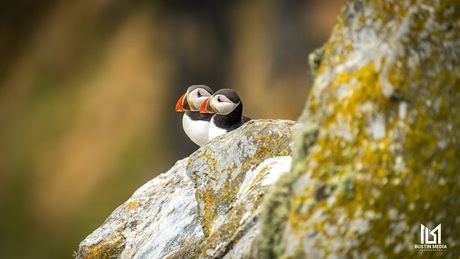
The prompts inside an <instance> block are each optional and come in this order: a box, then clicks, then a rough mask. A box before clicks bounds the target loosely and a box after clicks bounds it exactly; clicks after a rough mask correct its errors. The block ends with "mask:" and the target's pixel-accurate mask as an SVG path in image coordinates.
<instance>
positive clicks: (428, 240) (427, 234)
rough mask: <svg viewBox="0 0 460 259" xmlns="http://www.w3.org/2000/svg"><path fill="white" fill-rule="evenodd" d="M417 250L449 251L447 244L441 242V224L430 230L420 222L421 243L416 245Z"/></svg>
mask: <svg viewBox="0 0 460 259" xmlns="http://www.w3.org/2000/svg"><path fill="white" fill-rule="evenodd" d="M414 249H415V251H447V245H444V244H441V224H439V225H438V226H437V227H435V228H434V229H433V230H430V229H429V228H428V227H426V226H424V225H423V224H420V245H414Z"/></svg>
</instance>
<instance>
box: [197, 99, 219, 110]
mask: <svg viewBox="0 0 460 259" xmlns="http://www.w3.org/2000/svg"><path fill="white" fill-rule="evenodd" d="M210 99H211V97H209V98H208V99H206V100H205V101H204V102H203V103H202V104H201V107H200V113H216V111H215V110H214V109H213V108H212V107H211V102H210Z"/></svg>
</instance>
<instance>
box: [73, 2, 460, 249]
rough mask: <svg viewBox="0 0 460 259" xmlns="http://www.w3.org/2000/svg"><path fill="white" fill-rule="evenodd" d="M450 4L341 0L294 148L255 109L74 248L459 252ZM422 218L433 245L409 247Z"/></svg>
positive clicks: (316, 59)
mask: <svg viewBox="0 0 460 259" xmlns="http://www.w3.org/2000/svg"><path fill="white" fill-rule="evenodd" d="M459 17H460V2H458V1H409V0H403V1H390V0H383V1H370V0H357V1H351V0H349V1H347V3H346V5H345V7H344V8H343V10H342V13H341V15H340V17H339V19H338V21H337V24H336V26H335V27H334V31H333V33H332V36H331V38H330V40H329V42H328V43H327V44H326V45H325V46H324V51H318V52H317V53H316V54H315V55H314V56H312V58H311V60H312V62H313V63H314V64H315V66H316V65H319V68H318V71H317V74H316V78H315V82H314V85H313V88H312V90H311V92H310V95H309V99H308V101H307V104H306V107H305V109H304V111H303V113H302V115H301V117H300V119H299V125H298V128H297V130H296V141H295V147H294V150H293V151H292V153H293V156H292V162H291V157H290V154H291V150H292V148H293V147H292V146H293V141H292V135H293V132H294V129H293V128H294V122H290V121H270V120H256V121H251V122H249V123H247V124H246V125H244V126H243V127H241V128H240V129H237V130H235V131H233V132H231V133H228V134H225V135H223V136H221V137H218V138H216V139H214V140H213V141H211V142H210V143H208V144H207V145H205V146H203V147H201V148H200V149H199V150H198V151H196V152H195V153H193V154H192V155H191V156H190V157H189V158H186V159H184V160H181V161H179V162H178V163H177V164H176V165H175V166H174V167H173V168H172V169H171V170H170V171H168V172H167V173H165V174H163V175H161V176H159V177H157V178H155V179H153V180H152V181H150V182H149V183H147V184H146V185H145V186H143V187H142V188H140V189H139V190H138V191H137V192H136V193H135V194H134V196H133V197H132V198H130V199H129V200H128V201H127V202H126V203H125V204H124V205H122V206H120V207H119V208H118V209H117V210H116V211H114V212H113V213H112V215H111V216H110V217H109V219H107V221H106V222H105V223H104V224H103V225H102V226H101V227H100V228H99V229H97V230H96V231H95V232H94V233H92V234H91V235H90V236H88V237H87V238H86V239H85V240H84V241H83V242H82V243H81V244H80V249H79V251H78V258H91V257H93V258H96V257H97V258H349V257H351V258H415V257H424V258H458V257H459V255H460V242H459V239H458V237H459V236H460V216H459V215H460V206H459V202H458V201H457V200H458V197H459V196H460V174H459V173H458V172H459V170H460V148H459V147H460V131H459V129H460V116H459V111H460V61H459V60H460V18H459ZM289 168H290V169H289ZM421 224H423V225H425V226H427V227H428V228H429V229H431V230H432V229H433V228H434V227H436V226H437V225H438V224H442V232H441V231H440V232H441V235H442V236H441V238H442V239H441V244H443V246H442V247H441V248H439V249H435V251H417V250H416V249H417V248H416V247H415V245H417V244H420V238H421V236H420V227H421ZM430 240H431V239H430ZM444 246H445V247H444Z"/></svg>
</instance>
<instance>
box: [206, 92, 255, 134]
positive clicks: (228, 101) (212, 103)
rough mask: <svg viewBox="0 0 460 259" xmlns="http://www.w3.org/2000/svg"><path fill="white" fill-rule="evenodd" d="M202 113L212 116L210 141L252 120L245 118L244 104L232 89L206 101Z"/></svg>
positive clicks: (214, 95) (215, 94) (216, 93)
mask: <svg viewBox="0 0 460 259" xmlns="http://www.w3.org/2000/svg"><path fill="white" fill-rule="evenodd" d="M200 113H202V114H212V113H215V115H214V116H213V117H212V119H211V121H210V122H209V131H208V132H209V133H208V134H209V135H208V136H209V140H211V139H213V138H215V137H217V136H220V135H222V134H225V133H227V132H229V131H232V130H234V129H237V128H239V127H240V126H241V125H243V124H244V123H246V122H248V121H250V120H251V119H250V118H248V117H245V116H243V103H242V102H241V100H240V97H239V96H238V94H237V93H236V92H235V91H234V90H232V89H226V88H224V89H221V90H219V91H217V92H215V93H214V94H213V95H212V96H211V97H209V98H208V99H206V100H205V101H204V102H203V104H201V107H200Z"/></svg>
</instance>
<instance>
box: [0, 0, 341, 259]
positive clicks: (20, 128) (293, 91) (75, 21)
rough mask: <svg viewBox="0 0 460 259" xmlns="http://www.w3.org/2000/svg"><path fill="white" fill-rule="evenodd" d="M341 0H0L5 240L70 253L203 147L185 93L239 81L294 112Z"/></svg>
mask: <svg viewBox="0 0 460 259" xmlns="http://www.w3.org/2000/svg"><path fill="white" fill-rule="evenodd" d="M343 2H344V0H326V1H324V0H323V1H319V0H316V1H313V0H310V1H307V0H304V1H301V0H297V1H282V0H269V1H262V0H256V1H242V0H240V1H211V0H204V1H196V3H193V2H192V1H186V0H170V1H128V0H114V1H106V0H98V1H50V0H47V1H40V2H39V3H37V2H36V1H32V0H22V1H17V2H13V1H10V3H6V2H5V1H2V2H1V3H0V251H2V252H1V255H2V256H1V257H2V258H72V253H73V251H76V250H77V249H78V244H79V242H80V241H82V240H83V239H84V238H85V237H86V236H87V235H88V234H90V233H91V232H92V231H93V230H95V229H96V228H97V227H98V226H100V225H101V224H102V223H103V222H104V220H105V219H106V218H107V217H108V216H109V215H110V213H111V212H112V211H113V210H114V209H115V208H116V207H117V206H118V205H120V204H122V203H123V202H124V201H125V200H127V199H128V198H129V197H130V196H131V195H132V194H133V192H134V191H135V190H136V189H137V188H139V187H140V186H141V185H142V184H144V183H145V182H147V181H148V180H150V179H152V178H154V177H155V176H156V175H158V174H160V173H163V172H165V171H167V170H168V169H169V168H170V167H171V166H172V165H173V164H174V162H175V161H177V160H178V159H181V158H184V157H186V156H188V155H190V154H191V153H192V152H193V151H195V150H196V149H197V148H198V147H197V146H196V145H195V144H193V143H192V142H191V141H190V140H189V139H188V138H187V136H186V135H185V134H184V133H183V130H182V126H181V120H182V114H181V113H175V112H174V107H175V104H176V101H177V100H178V99H179V97H180V96H181V95H182V94H183V93H184V92H185V90H186V89H187V87H188V86H190V85H192V84H207V85H209V86H210V87H211V88H213V89H214V90H215V91H216V90H218V89H220V88H233V89H235V90H236V91H237V92H238V94H239V95H240V97H241V99H242V100H243V102H244V114H245V115H246V116H249V117H251V118H270V119H290V120H296V119H297V117H298V116H299V115H300V112H301V110H302V108H303V106H304V103H305V100H306V97H307V94H308V90H309V88H310V78H309V67H308V62H307V60H308V58H307V57H308V54H309V53H310V52H311V51H312V50H313V49H315V48H317V47H320V46H321V45H322V44H323V43H324V42H326V41H327V38H328V37H329V34H330V32H331V29H332V26H333V24H334V22H335V19H336V16H337V15H338V13H339V11H340V8H341V7H342V5H343Z"/></svg>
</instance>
